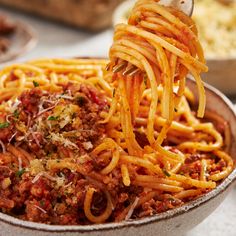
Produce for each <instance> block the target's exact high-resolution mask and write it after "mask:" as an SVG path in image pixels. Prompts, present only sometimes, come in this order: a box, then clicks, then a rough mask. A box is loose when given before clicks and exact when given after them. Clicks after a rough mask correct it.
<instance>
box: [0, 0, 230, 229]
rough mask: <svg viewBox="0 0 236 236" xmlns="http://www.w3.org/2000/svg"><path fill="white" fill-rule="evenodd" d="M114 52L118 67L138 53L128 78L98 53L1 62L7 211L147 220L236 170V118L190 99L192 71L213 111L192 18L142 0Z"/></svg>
mask: <svg viewBox="0 0 236 236" xmlns="http://www.w3.org/2000/svg"><path fill="white" fill-rule="evenodd" d="M137 19H139V20H137ZM134 22H136V23H134ZM192 30H193V31H192ZM180 32H181V33H180ZM190 38H191V39H192V41H191V40H189V39H190ZM110 55H111V64H112V63H118V62H119V63H124V61H127V62H125V66H126V67H127V66H129V67H130V68H131V70H129V75H123V73H124V72H123V71H116V72H115V73H110V72H107V71H106V70H105V67H106V64H107V62H108V61H107V60H93V59H41V60H35V61H30V62H28V63H25V64H15V65H11V66H8V67H5V68H4V69H2V71H1V72H0V78H1V79H0V140H1V142H0V145H1V148H2V152H1V153H0V210H1V211H2V212H4V213H7V214H10V215H13V216H15V217H18V218H20V219H24V220H29V221H35V222H41V223H47V224H60V225H67V224H73V225H78V224H79V225H85V224H92V223H104V222H114V221H116V222H117V221H122V220H129V219H138V218H142V217H146V216H150V215H153V214H158V213H160V212H163V211H166V210H168V209H172V208H175V207H178V206H181V205H183V204H184V203H186V202H188V201H190V200H192V199H195V198H197V197H199V196H201V195H202V194H205V193H206V192H208V191H210V190H211V189H214V188H215V187H216V185H217V184H218V183H220V181H222V180H223V179H224V178H226V177H227V176H228V175H229V174H230V172H231V171H232V169H233V165H234V164H233V161H232V158H231V157H230V156H229V155H228V154H227V153H226V152H225V150H228V148H229V145H230V135H229V129H230V127H229V126H228V124H227V122H224V125H223V126H222V125H221V123H222V118H221V117H219V116H217V115H215V114H213V113H211V112H209V111H207V116H206V117H205V118H204V119H202V120H200V119H198V118H197V117H196V115H195V112H193V110H192V109H191V106H190V104H191V102H192V101H193V99H194V97H193V94H192V93H191V91H190V90H189V89H188V88H186V87H185V76H186V74H187V72H188V71H189V70H190V71H191V72H192V73H193V74H194V75H195V76H196V80H197V84H198V85H199V88H200V89H199V91H200V97H201V99H200V107H199V111H198V115H199V116H200V117H202V116H203V114H204V107H205V101H204V93H203V87H202V85H201V80H200V77H199V73H200V71H204V70H206V67H205V65H204V59H203V55H202V51H201V48H200V45H199V43H198V41H197V38H196V31H195V27H194V24H193V23H192V21H191V20H190V19H189V18H188V17H187V16H184V15H183V14H182V13H180V12H177V11H176V10H173V9H171V8H166V7H161V6H159V5H157V4H156V1H152V0H149V1H138V2H137V4H136V6H135V8H134V10H133V13H132V16H131V18H130V25H128V26H127V25H120V26H118V28H117V30H116V33H115V42H114V45H113V46H112V48H111V53H110ZM111 64H110V66H111ZM133 65H135V68H134V67H133ZM137 67H138V69H137ZM123 68H124V67H123ZM132 72H135V73H132ZM130 73H131V74H130Z"/></svg>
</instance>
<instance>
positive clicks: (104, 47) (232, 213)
mask: <svg viewBox="0 0 236 236" xmlns="http://www.w3.org/2000/svg"><path fill="white" fill-rule="evenodd" d="M0 11H2V12H5V13H8V14H9V15H12V16H14V17H17V18H18V19H21V20H24V21H26V22H28V23H30V24H31V25H32V26H33V27H34V28H35V30H36V31H37V34H38V40H39V41H38V44H37V46H36V47H35V48H34V49H33V50H32V51H31V52H29V53H27V54H26V55H24V56H22V57H21V58H18V59H17V61H25V60H29V59H33V58H38V57H70V56H94V57H107V55H108V50H109V46H110V45H111V43H112V30H111V29H109V30H106V31H103V32H101V33H97V34H91V33H88V32H85V31H79V30H77V29H74V28H69V27H66V26H61V25H58V24H54V23H51V22H48V21H43V20H40V19H38V18H33V17H30V16H24V15H23V14H20V13H17V12H15V11H9V10H6V9H5V8H4V9H3V8H0ZM205 235H207V236H236V187H235V188H234V189H233V190H232V192H231V193H230V194H229V195H228V197H227V198H226V199H225V201H224V202H223V203H222V204H221V205H220V206H219V208H217V210H216V211H215V212H214V213H213V214H212V215H210V216H209V217H208V218H207V219H205V220H204V221H203V222H202V223H201V224H200V225H198V226H197V227H196V228H194V229H193V230H192V231H190V232H188V233H186V234H185V235H184V236H205ZM176 236H178V235H176Z"/></svg>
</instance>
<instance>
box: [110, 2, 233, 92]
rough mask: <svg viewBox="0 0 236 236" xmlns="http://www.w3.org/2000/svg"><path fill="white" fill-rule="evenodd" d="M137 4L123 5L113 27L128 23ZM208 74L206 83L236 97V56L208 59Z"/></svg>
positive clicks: (117, 9)
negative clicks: (129, 16)
mask: <svg viewBox="0 0 236 236" xmlns="http://www.w3.org/2000/svg"><path fill="white" fill-rule="evenodd" d="M134 4H135V0H127V1H125V2H123V3H121V4H120V5H119V6H118V7H117V8H116V10H115V11H114V14H113V26H115V25H116V24H118V23H125V22H127V18H128V15H129V12H130V11H131V9H132V7H133V6H134ZM206 60H207V65H208V67H209V71H208V73H205V74H203V75H202V78H203V80H204V81H205V82H207V83H209V84H211V85H212V86H214V87H216V88H218V89H219V90H221V91H222V92H223V93H225V94H227V95H231V96H232V95H234V96H235V95H236V82H235V81H236V56H235V57H229V58H225V59H219V58H217V57H214V58H207V57H206Z"/></svg>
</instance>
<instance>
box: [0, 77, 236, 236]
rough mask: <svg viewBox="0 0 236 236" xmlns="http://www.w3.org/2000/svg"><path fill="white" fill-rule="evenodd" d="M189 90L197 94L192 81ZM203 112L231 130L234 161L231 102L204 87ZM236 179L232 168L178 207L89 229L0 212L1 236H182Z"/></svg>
mask: <svg viewBox="0 0 236 236" xmlns="http://www.w3.org/2000/svg"><path fill="white" fill-rule="evenodd" d="M188 86H189V88H190V89H191V90H192V91H193V92H194V93H195V94H197V88H196V85H195V82H193V81H192V80H191V79H189V80H188ZM206 95H207V109H208V110H211V111H214V112H216V113H218V114H220V115H221V116H222V117H223V118H224V119H225V120H227V121H228V122H229V124H230V127H231V136H232V142H231V148H230V154H231V155H232V157H233V158H234V159H235V160H236V113H235V111H234V107H233V105H232V104H231V102H230V101H229V100H228V99H227V98H226V97H225V96H224V95H223V94H222V93H220V92H219V91H218V90H216V89H214V88H213V87H211V86H209V85H206ZM235 179H236V169H235V170H234V171H233V172H232V173H231V174H230V175H229V176H228V178H226V179H225V180H224V181H223V182H222V183H221V184H220V185H219V186H218V187H217V188H216V189H214V190H213V191H211V192H210V193H208V194H206V195H204V196H202V197H201V198H199V199H197V200H195V201H192V202H189V203H187V204H185V205H184V206H182V207H179V208H176V209H174V210H170V211H167V212H165V213H161V214H158V215H155V216H152V217H147V218H144V219H141V220H133V221H127V222H121V223H109V224H100V225H91V226H52V225H45V224H38V223H32V222H26V221H22V220H19V219H16V218H13V217H11V216H8V215H5V214H2V213H0V229H1V230H0V235H1V236H18V235H24V236H32V235H34V236H53V235H59V236H79V235H84V236H85V235H86V236H101V235H102V236H123V235H129V236H142V235H148V236H152V235H153V236H154V235H155V236H157V235H162V236H167V235H175V236H179V235H182V234H183V233H184V232H186V231H188V230H190V229H191V228H193V227H194V226H196V225H197V224H199V223H200V222H201V221H203V220H204V219H205V218H206V217H207V216H208V215H210V214H211V213H212V212H213V211H214V210H215V209H216V207H217V206H218V205H219V204H220V203H221V202H222V201H223V200H224V198H225V197H226V195H227V194H228V192H229V191H230V188H231V187H232V185H233V182H234V180H235Z"/></svg>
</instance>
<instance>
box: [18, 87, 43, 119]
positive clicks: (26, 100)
mask: <svg viewBox="0 0 236 236" xmlns="http://www.w3.org/2000/svg"><path fill="white" fill-rule="evenodd" d="M41 96H42V90H40V89H37V88H34V89H32V90H30V91H26V92H24V93H23V94H22V95H21V96H20V97H19V100H20V101H21V104H22V107H23V109H24V111H25V112H28V113H30V114H33V115H35V114H37V112H38V109H39V107H38V105H39V103H40V98H41Z"/></svg>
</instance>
